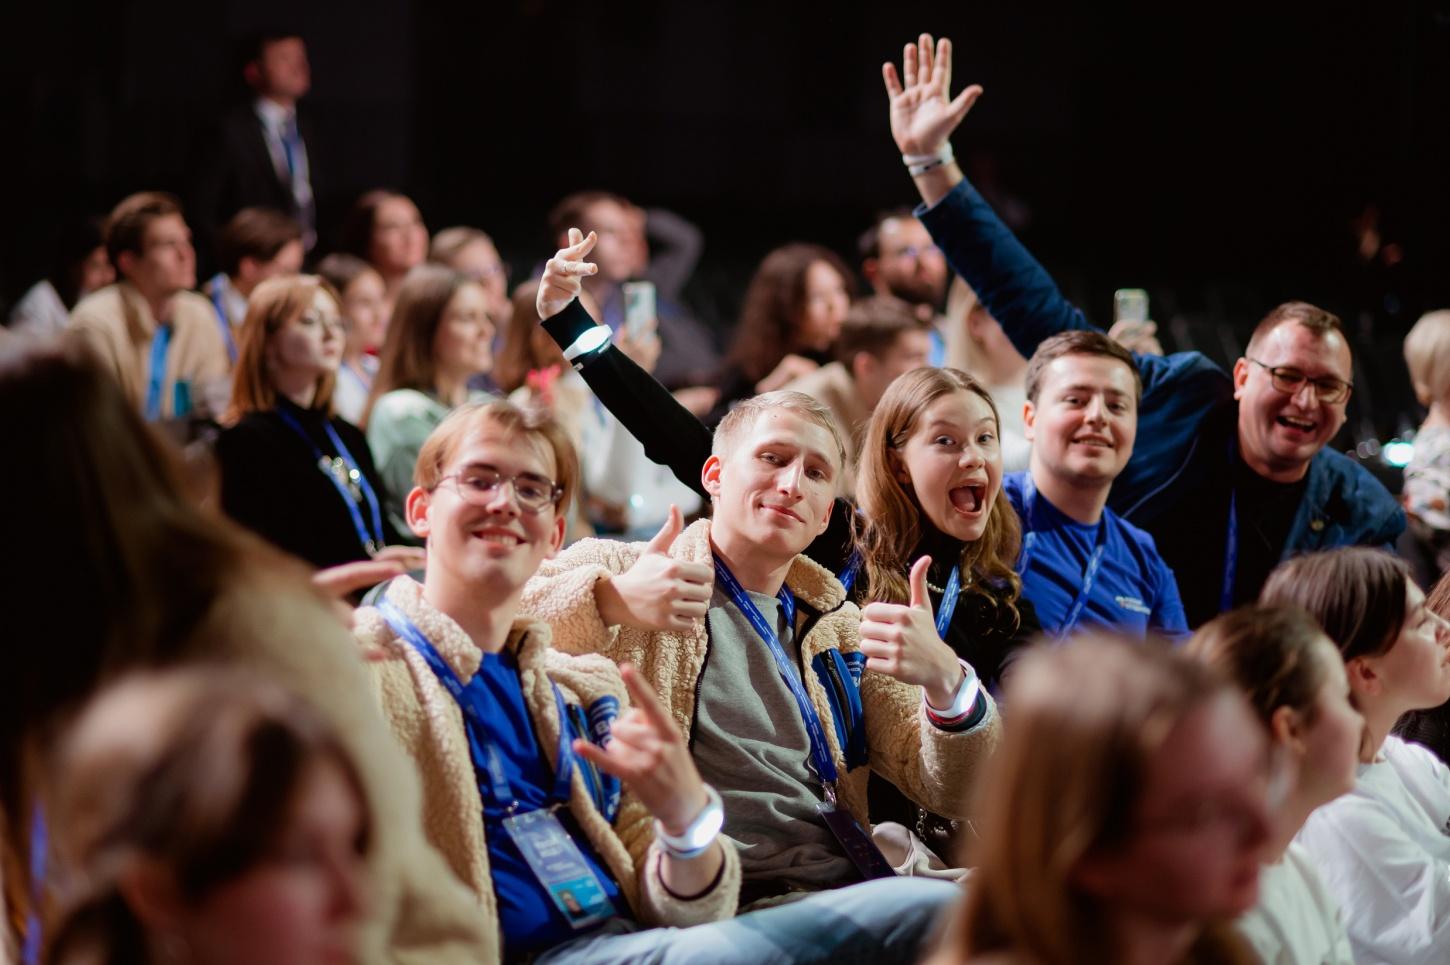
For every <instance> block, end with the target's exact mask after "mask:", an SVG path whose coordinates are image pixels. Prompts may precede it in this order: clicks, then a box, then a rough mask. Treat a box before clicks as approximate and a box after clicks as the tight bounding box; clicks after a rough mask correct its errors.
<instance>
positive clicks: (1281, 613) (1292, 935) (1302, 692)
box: [1187, 606, 1364, 965]
mask: <svg viewBox="0 0 1450 965" xmlns="http://www.w3.org/2000/svg"><path fill="white" fill-rule="evenodd" d="M1187 652H1188V653H1189V654H1191V655H1193V656H1196V657H1198V658H1200V659H1201V660H1203V661H1205V662H1206V663H1208V664H1210V665H1211V666H1213V667H1216V668H1217V669H1218V670H1220V671H1221V672H1222V673H1223V674H1224V675H1225V676H1227V677H1229V678H1230V679H1231V680H1233V681H1234V682H1235V683H1237V684H1238V685H1239V688H1240V689H1241V690H1243V691H1244V693H1245V695H1246V696H1247V697H1248V698H1249V703H1250V705H1251V706H1252V707H1253V709H1254V712H1255V713H1256V714H1258V717H1259V721H1260V723H1262V724H1263V725H1264V728H1265V729H1266V730H1267V731H1268V735H1269V740H1270V742H1271V744H1272V745H1273V747H1274V749H1275V751H1276V756H1277V764H1278V768H1277V770H1278V773H1277V775H1276V780H1275V782H1274V787H1273V793H1272V794H1271V800H1270V805H1271V807H1272V808H1273V812H1272V827H1273V831H1272V834H1271V837H1270V839H1269V845H1268V861H1267V862H1266V863H1265V865H1264V868H1263V871H1262V872H1261V873H1260V875H1259V903H1258V905H1256V906H1255V907H1254V908H1253V910H1252V911H1250V912H1249V913H1248V914H1246V915H1244V916H1243V917H1241V918H1240V919H1239V920H1238V930H1239V934H1241V935H1243V936H1244V937H1245V938H1246V939H1248V941H1249V943H1250V944H1251V945H1253V947H1254V951H1256V952H1257V953H1258V955H1259V958H1260V959H1262V960H1263V961H1264V962H1265V963H1266V965H1326V963H1327V965H1354V957H1353V956H1352V954H1351V953H1350V949H1349V937H1348V936H1347V935H1346V934H1345V931H1344V925H1343V924H1342V923H1341V922H1340V918H1339V913H1338V907H1337V906H1336V905H1335V903H1334V900H1333V899H1332V898H1331V897H1330V896H1329V893H1328V892H1327V891H1326V890H1325V888H1324V885H1323V883H1322V882H1321V881H1320V880H1319V875H1318V873H1317V872H1316V871H1315V870H1314V863H1313V860H1312V859H1311V858H1310V856H1309V854H1308V853H1307V852H1306V851H1305V849H1304V846H1303V845H1302V844H1299V843H1297V842H1295V841H1294V836H1295V835H1296V834H1298V833H1299V829H1300V828H1302V827H1303V826H1304V822H1305V820H1306V819H1308V817H1309V815H1310V814H1311V813H1312V812H1313V811H1314V809H1315V808H1318V807H1319V806H1320V805H1323V804H1327V803H1328V802H1330V801H1332V800H1334V799H1335V798H1337V797H1339V796H1340V795H1341V794H1345V793H1347V792H1348V791H1350V790H1351V789H1352V788H1353V787H1354V779H1355V768H1356V766H1357V765H1358V763H1359V752H1360V744H1361V743H1362V741H1363V739H1364V718H1362V717H1361V716H1360V715H1359V711H1357V710H1355V709H1354V707H1353V706H1352V705H1351V704H1350V692H1349V678H1348V676H1347V675H1346V674H1345V670H1344V661H1342V660H1341V659H1340V658H1339V651H1338V650H1337V649H1336V648H1335V646H1334V643H1333V642H1332V641H1331V640H1330V639H1329V638H1328V637H1326V636H1325V635H1324V632H1323V631H1322V630H1320V629H1319V625H1318V624H1317V623H1315V622H1314V619H1313V618H1312V617H1310V616H1309V615H1308V614H1307V613H1305V612H1304V611H1303V610H1300V609H1299V608H1298V607H1268V606H1246V607H1240V608H1239V609H1237V610H1234V611H1232V612H1229V613H1225V614H1223V615H1222V616H1220V617H1218V618H1217V619H1215V620H1213V621H1211V622H1209V623H1207V624H1205V625H1204V626H1202V627H1201V628H1199V630H1198V632H1197V633H1195V634H1194V635H1193V639H1192V640H1191V641H1189V643H1188V646H1187Z"/></svg>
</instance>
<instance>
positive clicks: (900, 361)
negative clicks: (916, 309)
mask: <svg viewBox="0 0 1450 965" xmlns="http://www.w3.org/2000/svg"><path fill="white" fill-rule="evenodd" d="M858 358H859V357H858ZM930 361H931V336H930V335H928V334H927V333H926V332H925V331H922V330H920V329H917V330H912V331H906V332H902V333H901V334H900V335H898V336H896V341H894V342H892V343H891V345H890V347H888V348H887V349H886V351H885V352H883V353H881V356H880V357H879V358H876V357H872V356H869V355H867V356H866V357H865V358H860V364H856V365H854V366H853V372H854V375H855V377H856V390H857V391H858V392H860V393H861V399H862V401H864V402H865V403H866V407H867V408H868V409H875V408H876V403H877V402H880V401H881V396H882V395H883V394H884V393H885V392H886V387H887V386H889V385H890V384H891V383H892V382H894V381H896V377H897V376H898V375H904V374H906V373H907V372H910V371H911V370H913V369H919V368H922V367H923V366H925V365H927V364H928V363H929V362H930Z"/></svg>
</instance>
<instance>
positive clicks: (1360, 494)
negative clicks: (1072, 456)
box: [883, 34, 1405, 626]
mask: <svg viewBox="0 0 1450 965" xmlns="http://www.w3.org/2000/svg"><path fill="white" fill-rule="evenodd" d="M883 76H884V77H885V81H886V92H887V96H888V98H889V101H890V123H891V133H892V136H893V137H894V138H895V140H896V145H897V147H898V149H900V151H901V155H902V161H903V163H905V165H906V167H907V170H908V172H909V174H910V175H911V177H912V178H913V179H914V181H915V183H916V187H917V190H918V192H919V193H920V194H921V199H922V202H923V204H922V206H921V207H920V208H919V209H917V214H918V216H919V217H920V219H921V221H922V223H923V224H924V225H925V226H926V228H927V230H928V231H929V232H930V233H931V236H932V239H933V240H934V241H935V242H936V243H937V244H938V245H940V246H941V249H942V251H943V252H944V253H945V254H946V258H947V262H948V263H949V264H950V265H951V267H952V268H953V269H954V270H955V271H956V272H957V273H958V274H959V275H961V276H962V278H963V279H964V280H965V281H966V282H967V283H968V284H969V285H971V287H972V289H973V290H974V291H975V292H976V293H977V296H978V298H979V299H981V302H982V304H983V305H984V306H985V307H986V308H987V310H988V311H989V312H991V314H992V316H993V317H994V318H996V319H997V320H998V321H999V322H1000V323H1001V324H1002V329H1003V331H1004V332H1005V333H1006V334H1007V336H1008V337H1009V338H1010V339H1011V340H1012V343H1013V345H1015V346H1016V348H1017V351H1019V352H1021V353H1022V354H1023V355H1025V356H1031V355H1032V353H1033V352H1034V351H1036V349H1037V346H1038V345H1039V344H1041V343H1042V342H1043V341H1045V340H1046V339H1048V338H1050V337H1052V336H1053V335H1056V334H1058V333H1059V332H1065V331H1071V330H1074V329H1093V328H1094V326H1093V325H1092V324H1091V323H1089V322H1088V320H1087V318H1086V317H1085V316H1084V315H1083V313H1082V311H1081V310H1079V309H1078V308H1077V307H1076V306H1074V305H1073V304H1071V303H1070V302H1068V300H1067V299H1066V298H1064V297H1063V295H1062V293H1061V292H1060V291H1059V290H1058V288H1057V285H1056V284H1055V283H1054V282H1053V280H1052V278H1051V276H1050V275H1048V273H1047V272H1046V270H1044V269H1043V267H1042V266H1041V265H1040V264H1038V263H1037V261H1036V259H1034V258H1033V257H1032V255H1031V253H1030V252H1028V251H1027V249H1026V248H1024V247H1023V246H1022V243H1021V242H1020V241H1018V240H1017V238H1016V237H1014V236H1013V234H1012V232H1011V230H1010V229H1009V228H1008V227H1007V226H1006V225H1005V224H1003V223H1002V221H1001V219H1000V218H998V217H997V215H996V213H995V212H993V210H992V208H991V206H990V205H989V204H988V203H987V202H986V201H985V200H984V199H983V198H982V196H981V194H980V193H979V192H978V191H977V190H976V189H975V188H973V187H972V185H971V184H970V183H968V182H967V180H966V178H965V177H964V176H963V174H962V170H961V168H960V167H959V166H958V165H957V163H956V161H955V160H954V159H953V154H952V146H951V143H950V141H949V138H950V136H951V135H952V133H953V131H954V130H955V129H956V127H957V125H959V124H960V123H961V121H962V119H963V118H964V117H966V115H967V113H968V112H969V111H970V110H971V108H972V105H973V104H974V103H976V100H977V98H978V97H980V96H981V94H982V89H981V88H980V87H977V86H969V87H967V88H966V89H965V90H963V91H961V92H960V93H958V94H957V96H956V97H955V98H952V97H951V92H950V86H951V42H950V41H948V40H945V39H943V40H942V41H941V42H940V43H939V44H937V43H933V41H932V38H931V37H929V36H927V35H925V34H923V35H922V36H921V38H919V40H918V41H917V42H916V43H914V44H909V45H908V46H907V47H906V49H905V50H904V51H903V63H902V67H901V71H900V73H898V70H897V67H896V65H895V64H886V65H884V67H883ZM1134 360H1135V361H1136V363H1137V366H1138V371H1139V373H1140V375H1141V376H1142V380H1143V396H1142V401H1141V403H1140V405H1139V409H1138V438H1137V445H1136V447H1135V448H1134V450H1133V456H1132V458H1131V459H1130V460H1129V461H1128V464H1127V466H1126V467H1125V468H1124V469H1123V472H1122V474H1121V475H1119V476H1118V478H1117V479H1116V480H1115V481H1114V483H1113V489H1112V493H1111V495H1110V496H1109V500H1108V505H1109V506H1110V507H1111V508H1113V509H1114V510H1116V511H1117V512H1119V513H1121V514H1122V515H1123V516H1125V517H1126V518H1127V519H1128V520H1129V521H1130V522H1132V523H1134V524H1135V525H1138V526H1141V527H1143V528H1144V529H1146V530H1147V531H1148V532H1149V533H1150V534H1151V535H1152V536H1153V538H1154V540H1155V541H1156V543H1157V546H1158V550H1159V552H1160V553H1162V555H1163V558H1164V559H1165V560H1166V561H1167V562H1168V564H1169V566H1171V567H1172V568H1173V571H1174V572H1175V574H1176V575H1177V577H1178V585H1179V589H1180V590H1181V592H1182V598H1183V605H1184V609H1185V611H1186V612H1187V615H1188V622H1189V625H1190V626H1197V625H1198V624H1200V623H1202V622H1204V621H1205V620H1207V619H1209V618H1210V617H1212V616H1213V615H1214V614H1216V613H1218V612H1220V611H1222V610H1227V609H1231V608H1232V607H1234V606H1238V605H1239V604H1242V603H1245V602H1248V601H1250V600H1253V599H1255V598H1256V597H1257V595H1258V592H1259V589H1260V587H1261V586H1262V585H1263V582H1264V580H1265V578H1266V577H1267V576H1268V573H1269V571H1270V570H1271V569H1273V568H1274V566H1275V564H1277V563H1278V562H1279V561H1280V560H1281V559H1287V558H1288V557H1290V556H1294V555H1297V554H1299V553H1303V552H1306V551H1311V550H1318V549H1328V548H1331V547H1336V546H1349V545H1369V546H1389V545H1391V544H1393V543H1394V541H1395V540H1396V539H1397V538H1398V537H1399V535H1400V533H1401V532H1403V531H1404V528H1405V515H1404V512H1403V511H1402V510H1401V509H1400V508H1399V505H1398V504H1397V503H1396V501H1395V499H1394V497H1393V496H1391V495H1390V494H1389V492H1388V491H1387V490H1386V489H1385V488H1384V486H1383V485H1381V484H1380V483H1379V482H1378V481H1377V480H1375V479H1374V477H1373V476H1371V475H1370V474H1369V472H1368V471H1366V470H1365V469H1364V468H1363V467H1361V466H1359V465H1358V464H1356V463H1354V462H1352V461H1351V460H1349V459H1348V458H1347V457H1345V456H1344V455H1342V454H1340V453H1337V452H1334V451H1333V450H1330V449H1328V448H1326V445H1327V444H1328V442H1329V440H1330V439H1332V438H1333V437H1334V434H1335V433H1336V432H1338V431H1339V428H1340V427H1341V426H1342V425H1343V424H1344V418H1345V416H1344V410H1345V406H1346V404H1347V403H1348V401H1349V396H1350V393H1351V391H1352V388H1353V387H1352V385H1351V379H1352V364H1351V359H1350V351H1349V343H1348V342H1347V341H1346V340H1345V337H1344V333H1343V332H1342V331H1341V327H1340V322H1339V319H1338V318H1336V317H1335V316H1334V315H1332V314H1331V313H1329V312H1327V311H1325V310H1323V309H1322V308H1316V307H1315V306H1313V305H1310V304H1308V303H1306V302H1288V303H1286V304H1283V305H1280V306H1278V307H1277V308H1275V309H1274V310H1273V311H1271V312H1270V313H1269V314H1268V316H1266V317H1265V318H1264V320H1263V321H1262V322H1260V323H1259V325H1258V327H1257V328H1256V329H1255V331H1254V334H1253V337H1252V338H1251V339H1250V340H1249V345H1248V349H1247V351H1246V352H1245V353H1244V358H1241V359H1239V360H1238V361H1237V362H1236V363H1235V364H1234V368H1233V374H1232V376H1231V377H1230V376H1228V375H1227V374H1226V373H1225V372H1224V371H1223V370H1222V369H1221V368H1219V367H1218V366H1217V365H1215V364H1214V363H1213V362H1211V361H1210V360H1209V359H1207V358H1205V357H1204V356H1202V355H1200V354H1199V353H1197V352H1180V353H1176V354H1174V355H1169V356H1165V357H1159V356H1150V355H1137V354H1135V355H1134Z"/></svg>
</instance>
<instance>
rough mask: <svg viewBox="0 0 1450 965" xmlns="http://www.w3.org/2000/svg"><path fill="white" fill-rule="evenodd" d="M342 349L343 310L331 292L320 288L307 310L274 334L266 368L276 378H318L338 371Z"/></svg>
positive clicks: (268, 343) (269, 347)
mask: <svg viewBox="0 0 1450 965" xmlns="http://www.w3.org/2000/svg"><path fill="white" fill-rule="evenodd" d="M342 350H343V334H342V315H341V312H340V311H339V310H338V306H337V302H336V301H334V300H333V298H332V296H331V295H329V294H328V293H327V292H325V291H319V292H318V293H317V294H316V295H313V296H312V304H311V305H310V306H308V308H307V310H306V311H304V312H303V313H302V314H301V315H300V316H298V317H297V318H295V319H293V320H292V321H290V322H288V323H287V324H285V325H283V326H282V327H281V328H279V329H277V331H275V332H273V333H272V337H271V339H269V340H268V342H267V369H268V371H269V372H270V373H271V375H272V378H273V379H274V380H275V379H277V378H278V377H279V376H284V375H289V376H297V377H299V378H304V379H316V378H319V377H321V376H322V375H324V374H326V373H328V372H336V371H337V366H338V363H340V362H341V361H342Z"/></svg>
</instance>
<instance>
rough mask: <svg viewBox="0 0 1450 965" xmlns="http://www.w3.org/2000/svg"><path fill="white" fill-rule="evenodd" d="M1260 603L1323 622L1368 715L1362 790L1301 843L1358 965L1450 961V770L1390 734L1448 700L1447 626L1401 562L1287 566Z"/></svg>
mask: <svg viewBox="0 0 1450 965" xmlns="http://www.w3.org/2000/svg"><path fill="white" fill-rule="evenodd" d="M1259 599H1260V602H1263V603H1272V604H1297V605H1299V606H1302V607H1303V608H1304V609H1306V610H1308V611H1309V613H1310V615H1311V616H1313V617H1314V618H1315V619H1316V620H1318V621H1319V624H1320V625H1321V626H1322V627H1323V628H1324V632H1325V633H1326V634H1328V636H1329V638H1330V639H1331V640H1333V641H1334V642H1335V644H1336V645H1337V646H1338V648H1339V652H1340V655H1341V656H1342V657H1343V658H1344V662H1345V669H1346V671H1347V673H1348V676H1349V686H1350V691H1351V693H1352V694H1353V699H1354V703H1355V706H1356V707H1358V708H1359V711H1360V713H1362V714H1363V715H1364V721H1365V730H1366V739H1365V748H1364V754H1363V756H1362V761H1363V763H1361V764H1360V766H1359V776H1358V779H1357V780H1356V782H1355V786H1354V789H1353V790H1352V791H1351V792H1350V793H1348V794H1346V795H1344V796H1343V797H1340V798H1338V799H1337V800H1335V801H1333V802H1331V803H1329V804H1327V805H1325V806H1324V807H1322V808H1320V809H1319V810H1318V811H1316V812H1314V813H1313V814H1312V815H1310V817H1309V820H1308V821H1307V822H1306V823H1305V825H1304V830H1303V831H1301V832H1300V833H1299V839H1298V840H1299V843H1300V844H1302V845H1303V846H1304V848H1305V849H1306V850H1307V851H1308V853H1309V854H1310V856H1311V857H1312V858H1313V859H1314V862H1315V864H1316V865H1317V867H1318V870H1319V876H1320V877H1321V878H1322V879H1323V881H1324V884H1325V885H1326V886H1327V887H1328V889H1329V892H1330V894H1331V895H1332V896H1333V897H1334V899H1335V900H1336V901H1337V902H1338V903H1339V908H1340V912H1341V914H1342V915H1343V917H1344V924H1345V928H1346V930H1347V931H1348V932H1349V940H1350V945H1351V946H1352V948H1353V950H1354V958H1355V961H1357V962H1361V963H1365V962H1385V963H1396V965H1419V963H1425V965H1428V963H1431V962H1434V963H1444V962H1446V961H1450V770H1447V769H1446V767H1445V765H1444V764H1442V763H1441V762H1440V761H1439V760H1438V759H1436V757H1435V756H1434V755H1433V754H1431V753H1430V752H1429V751H1427V750H1426V749H1425V748H1423V747H1421V746H1419V745H1417V744H1411V743H1408V742H1406V741H1404V740H1401V739H1400V738H1399V737H1395V736H1392V735H1391V734H1390V731H1391V729H1392V728H1393V727H1394V726H1395V724H1396V722H1397V721H1399V720H1400V718H1401V717H1403V716H1404V715H1405V714H1406V713H1408V712H1410V711H1413V710H1422V709H1426V708H1430V707H1438V706H1439V705H1440V704H1443V703H1445V701H1446V700H1450V650H1447V646H1450V624H1446V622H1445V621H1444V620H1443V619H1441V618H1440V617H1439V616H1437V615H1436V614H1435V613H1434V612H1433V611H1431V610H1430V609H1429V608H1428V607H1427V606H1426V605H1425V594H1424V593H1422V592H1421V591H1420V588H1419V587H1418V586H1416V585H1415V583H1414V581H1413V580H1412V579H1410V576H1409V571H1408V569H1407V567H1406V566H1405V564H1404V562H1403V561H1401V560H1399V559H1397V558H1395V557H1393V556H1390V555H1389V554H1388V553H1385V552H1382V551H1380V550H1373V549H1367V548H1362V547H1356V548H1351V549H1339V550H1333V551H1331V552H1328V553H1316V554H1312V555H1309V556H1302V557H1300V558H1298V559H1295V560H1290V561H1289V562H1287V563H1284V564H1282V565H1281V566H1279V567H1278V568H1277V569H1275V570H1274V572H1273V573H1272V574H1270V576H1269V580H1268V582H1267V583H1266V584H1265V585H1264V590H1263V593H1262V594H1261V595H1260V598H1259Z"/></svg>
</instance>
